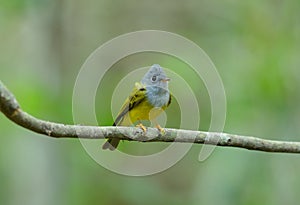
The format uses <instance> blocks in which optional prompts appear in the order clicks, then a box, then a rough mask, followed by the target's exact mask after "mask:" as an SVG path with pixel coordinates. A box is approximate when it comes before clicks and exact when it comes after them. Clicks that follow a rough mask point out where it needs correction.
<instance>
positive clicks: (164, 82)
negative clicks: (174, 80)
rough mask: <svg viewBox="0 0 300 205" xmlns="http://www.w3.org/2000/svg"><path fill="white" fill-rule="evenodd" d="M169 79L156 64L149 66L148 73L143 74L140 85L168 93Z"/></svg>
mask: <svg viewBox="0 0 300 205" xmlns="http://www.w3.org/2000/svg"><path fill="white" fill-rule="evenodd" d="M169 80H170V78H167V76H166V73H165V72H164V70H163V69H162V67H160V65H158V64H154V65H152V66H151V68H150V69H149V71H148V72H147V73H146V74H145V76H144V77H143V79H142V81H141V82H142V84H144V85H146V87H152V86H153V87H158V88H162V89H165V90H166V91H168V81H169Z"/></svg>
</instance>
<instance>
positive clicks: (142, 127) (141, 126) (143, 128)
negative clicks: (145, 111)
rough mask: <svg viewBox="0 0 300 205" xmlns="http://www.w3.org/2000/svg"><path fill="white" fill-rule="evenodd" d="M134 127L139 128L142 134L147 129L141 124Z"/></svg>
mask: <svg viewBox="0 0 300 205" xmlns="http://www.w3.org/2000/svg"><path fill="white" fill-rule="evenodd" d="M136 127H139V128H141V129H142V130H143V131H144V132H146V131H147V128H146V127H145V126H144V125H143V124H142V123H139V124H137V125H136Z"/></svg>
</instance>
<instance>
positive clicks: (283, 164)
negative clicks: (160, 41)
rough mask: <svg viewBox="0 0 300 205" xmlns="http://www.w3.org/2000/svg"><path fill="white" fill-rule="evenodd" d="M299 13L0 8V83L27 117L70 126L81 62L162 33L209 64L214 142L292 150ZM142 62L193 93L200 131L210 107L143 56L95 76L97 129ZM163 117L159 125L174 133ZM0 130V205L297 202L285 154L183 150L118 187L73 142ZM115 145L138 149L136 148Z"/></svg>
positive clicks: (131, 5) (220, 7)
mask: <svg viewBox="0 0 300 205" xmlns="http://www.w3.org/2000/svg"><path fill="white" fill-rule="evenodd" d="M299 10H300V2H299V1H297V0H287V1H278V0H273V1H270V0H267V1H258V0H254V1H237V0H224V1H209V0H203V1H196V0H187V1H179V2H174V1H157V0H154V1H126V2H124V1H120V0H117V1H107V0H105V1H95V0H87V1H79V0H75V1H71V0H52V1H46V0H25V1H21V0H12V1H5V0H0V25H1V26H0V44H1V49H0V79H1V80H2V81H3V82H4V83H5V84H6V85H7V87H8V88H9V89H10V90H11V91H12V92H13V93H14V94H15V95H16V97H17V99H18V101H19V102H20V104H21V105H22V108H23V109H24V110H26V111H27V112H29V113H31V114H33V115H34V116H37V117H39V118H42V119H46V120H50V121H58V122H62V123H73V119H72V89H73V86H74V83H75V80H76V76H77V74H78V71H79V69H80V67H81V65H82V64H83V63H84V61H85V59H86V58H87V57H88V56H89V55H90V53H91V52H93V51H94V50H95V49H96V48H97V47H98V46H100V45H101V44H103V43H104V42H106V41H108V40H110V39H112V38H114V37H116V36H118V35H120V34H124V33H127V32H132V31H136V30H143V29H158V30H165V31H170V32H174V33H178V34H180V35H183V36H185V37H186V38H189V39H190V40H192V41H194V42H195V43H197V44H198V45H199V46H200V47H201V48H203V49H204V50H205V52H206V53H207V54H208V55H209V56H210V58H211V59H212V61H213V62H214V64H215V65H216V67H217V69H218V71H219V73H220V75H221V78H222V80H223V83H224V86H225V90H226V96H227V120H226V125H225V131H226V132H230V133H238V134H245V135H254V136H259V137H263V138H268V139H279V140H297V141H299V133H300V126H299V121H300V107H299V102H300V94H299V89H300V84H299V81H300V77H299V76H300V73H299V65H300V58H299V50H300V21H299V19H300V14H299ZM154 61H155V62H154ZM153 63H160V64H162V66H164V67H167V68H170V69H172V70H173V71H176V72H177V73H178V74H180V75H181V76H182V77H183V78H184V79H186V80H187V81H188V82H190V84H191V87H192V89H193V91H194V92H195V93H199V95H197V99H198V101H199V102H200V112H201V123H200V129H201V130H207V129H208V127H209V123H210V112H211V108H210V102H209V96H208V93H207V91H206V89H205V86H204V85H203V83H202V82H201V81H199V79H197V77H195V75H194V74H193V73H192V71H191V70H190V69H189V68H188V66H187V65H185V64H184V63H183V62H181V61H180V60H178V59H175V58H171V57H168V56H162V55H158V54H153V53H152V54H151V53H145V54H137V55H133V56H129V57H127V58H125V59H122V60H121V61H120V62H118V63H117V64H115V65H114V66H113V67H112V69H111V70H110V71H109V72H108V73H107V77H106V78H107V79H104V81H106V83H105V82H104V83H103V84H101V85H99V88H98V92H97V98H96V111H97V117H98V119H99V120H100V118H101V120H100V121H101V122H100V124H102V125H110V124H112V122H113V117H112V114H111V113H110V100H111V95H112V91H113V88H114V86H116V85H117V84H118V81H119V80H120V79H121V78H122V77H123V76H124V75H126V72H127V70H124V69H125V68H126V69H135V68H139V67H143V66H149V65H151V64H153ZM123 68H124V69H123ZM111 76H113V77H111ZM107 83H110V84H111V86H107ZM172 83H174V82H172ZM172 86H173V89H175V88H176V86H180V85H174V84H172ZM103 90H104V91H103ZM104 99H105V100H104ZM173 106H174V107H173V109H172V110H168V111H167V114H168V116H169V118H170V119H172V120H170V121H168V124H167V125H169V126H171V127H176V125H177V124H178V118H176V116H177V117H178V115H177V111H176V110H177V108H176V105H175V104H174V105H173ZM0 129H1V137H2V141H1V145H0V181H1V185H0V204H7V205H9V204H30V205H33V204H45V205H46V204H96V203H98V204H166V203H170V204H183V203H185V204H224V205H226V204H230V205H232V204H244V205H252V204H298V202H299V199H300V198H299V195H298V192H299V191H300V180H299V177H298V174H299V171H300V164H299V156H297V155H290V154H267V153H258V152H252V151H246V150H239V149H233V148H217V149H216V150H215V152H214V153H213V154H212V156H211V157H210V158H209V159H208V160H206V161H204V162H198V161H197V158H198V154H199V151H200V149H201V146H196V145H194V146H193V148H192V150H191V151H190V152H189V153H188V154H187V155H186V156H185V157H184V159H183V160H181V161H180V162H179V163H177V164H176V165H175V166H173V167H172V168H170V169H168V170H167V171H165V172H163V173H160V174H156V175H153V176H148V177H125V176H120V175H117V174H114V173H112V172H110V171H108V170H106V169H104V168H102V167H101V166H99V165H98V164H97V163H95V162H94V161H93V160H92V159H91V158H90V157H89V156H88V155H87V154H86V153H85V151H84V149H83V148H82V146H81V144H80V142H79V141H78V140H74V139H60V140H56V139H50V138H47V137H43V136H40V135H37V134H34V133H32V132H29V131H27V130H24V129H23V128H21V127H18V126H16V125H14V124H13V123H11V122H9V121H8V120H7V119H6V118H5V117H3V116H2V117H0ZM122 146H124V150H126V149H127V151H128V150H131V149H132V150H133V151H134V150H135V149H136V150H138V149H140V145H138V143H132V144H131V143H128V142H126V143H125V142H124V145H122ZM143 146H144V148H145V149H147V148H146V147H147V145H143ZM165 146H166V145H165V144H162V145H160V143H157V144H155V145H149V147H150V150H151V149H152V148H153V149H156V148H157V149H161V148H163V147H165ZM126 147H127V148H126ZM149 147H148V151H149Z"/></svg>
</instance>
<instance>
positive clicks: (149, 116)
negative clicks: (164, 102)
mask: <svg viewBox="0 0 300 205" xmlns="http://www.w3.org/2000/svg"><path fill="white" fill-rule="evenodd" d="M164 109H165V107H163V108H155V107H153V106H152V105H151V104H150V103H149V102H148V101H143V102H141V103H140V104H138V105H137V106H135V107H134V108H133V109H132V110H130V111H129V112H128V114H127V115H125V116H124V118H123V120H122V122H121V123H120V125H123V126H130V125H132V124H134V123H135V122H137V121H140V120H150V121H151V120H153V119H155V118H156V117H157V116H158V115H160V114H161V113H162V112H163V110H164Z"/></svg>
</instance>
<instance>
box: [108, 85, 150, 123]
mask: <svg viewBox="0 0 300 205" xmlns="http://www.w3.org/2000/svg"><path fill="white" fill-rule="evenodd" d="M145 99H146V88H145V87H144V86H143V85H142V84H141V83H135V87H134V88H133V90H132V92H131V94H130V95H129V96H128V98H127V99H126V101H125V102H124V104H123V106H122V108H121V110H120V112H119V114H118V116H117V118H116V120H115V122H114V124H113V126H116V125H118V124H119V123H120V122H121V121H122V119H123V117H124V116H125V115H126V114H127V113H128V112H129V111H130V110H132V109H133V108H134V107H135V106H137V105H138V104H140V103H141V102H143V101H144V100H145Z"/></svg>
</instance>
